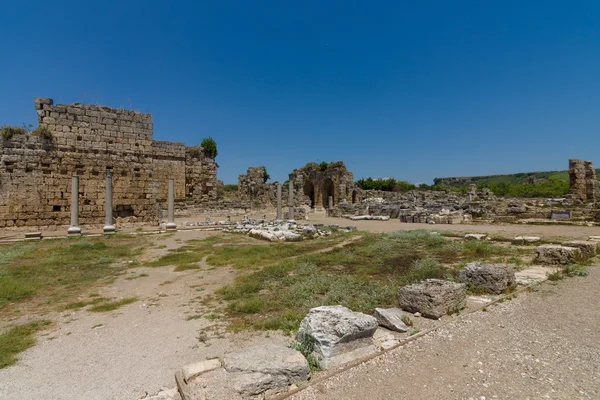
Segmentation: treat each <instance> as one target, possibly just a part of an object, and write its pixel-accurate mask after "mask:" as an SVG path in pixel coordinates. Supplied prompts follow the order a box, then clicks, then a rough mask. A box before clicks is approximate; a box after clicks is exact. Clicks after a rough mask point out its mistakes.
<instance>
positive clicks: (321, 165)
mask: <svg viewBox="0 0 600 400" xmlns="http://www.w3.org/2000/svg"><path fill="white" fill-rule="evenodd" d="M327 168H329V164H328V163H326V162H325V161H323V162H322V163H321V164H319V169H320V170H321V172H325V171H327Z"/></svg>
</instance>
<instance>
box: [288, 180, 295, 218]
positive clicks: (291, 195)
mask: <svg viewBox="0 0 600 400" xmlns="http://www.w3.org/2000/svg"><path fill="white" fill-rule="evenodd" d="M288 206H289V207H290V211H289V219H294V181H293V180H292V179H290V188H289V196H288Z"/></svg>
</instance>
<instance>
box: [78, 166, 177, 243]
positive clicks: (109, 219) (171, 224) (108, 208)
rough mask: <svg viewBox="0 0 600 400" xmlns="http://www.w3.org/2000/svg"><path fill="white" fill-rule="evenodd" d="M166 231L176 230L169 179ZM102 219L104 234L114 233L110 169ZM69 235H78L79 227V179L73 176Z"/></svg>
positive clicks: (171, 187)
mask: <svg viewBox="0 0 600 400" xmlns="http://www.w3.org/2000/svg"><path fill="white" fill-rule="evenodd" d="M167 207H168V215H167V229H168V230H171V229H176V228H177V225H176V224H175V180H174V179H169V195H168V201H167ZM104 209H105V219H104V229H103V230H104V233H106V234H109V233H114V232H115V225H114V224H113V210H112V169H107V170H106V205H105V207H104ZM67 233H68V234H69V235H80V234H81V227H80V226H79V177H78V176H77V175H73V178H72V181H71V225H70V226H69V229H67Z"/></svg>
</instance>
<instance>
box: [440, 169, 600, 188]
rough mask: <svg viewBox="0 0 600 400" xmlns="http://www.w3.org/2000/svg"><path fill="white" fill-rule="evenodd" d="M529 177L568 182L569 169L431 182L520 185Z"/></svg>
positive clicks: (463, 177)
mask: <svg viewBox="0 0 600 400" xmlns="http://www.w3.org/2000/svg"><path fill="white" fill-rule="evenodd" d="M596 176H597V177H600V169H596ZM530 177H535V181H536V182H544V181H546V180H553V181H560V182H569V171H545V172H520V173H517V174H505V175H487V176H461V177H447V178H434V179H433V182H434V184H435V185H438V186H450V187H462V186H468V185H470V184H476V185H478V186H488V185H497V184H500V183H509V184H513V185H520V184H524V183H529V181H530ZM598 180H600V179H598Z"/></svg>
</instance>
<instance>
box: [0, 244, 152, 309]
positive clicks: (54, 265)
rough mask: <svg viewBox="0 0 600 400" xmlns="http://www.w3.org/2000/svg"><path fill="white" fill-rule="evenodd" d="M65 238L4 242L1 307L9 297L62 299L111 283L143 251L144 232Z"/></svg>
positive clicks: (0, 265) (37, 301) (0, 271)
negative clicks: (97, 285)
mask: <svg viewBox="0 0 600 400" xmlns="http://www.w3.org/2000/svg"><path fill="white" fill-rule="evenodd" d="M116 236H117V235H115V236H111V237H102V238H66V239H57V240H48V241H46V240H44V241H40V242H19V243H14V244H8V245H0V309H2V308H3V305H6V303H9V302H12V303H19V302H22V301H25V300H26V301H28V302H29V304H33V305H44V304H62V303H63V301H65V300H68V299H72V298H73V297H77V296H79V295H81V293H82V292H84V291H85V290H89V288H90V287H92V286H93V285H95V284H96V283H97V282H100V281H102V283H104V284H107V283H110V282H111V280H113V279H114V278H115V277H116V276H118V275H119V274H121V273H122V272H123V271H124V270H125V269H126V268H130V267H131V265H127V266H124V265H121V264H115V261H121V260H129V259H131V258H134V257H135V256H137V255H139V254H141V251H142V249H143V246H144V245H145V244H146V243H147V242H146V241H145V239H143V238H139V237H130V236H125V235H123V236H121V235H119V236H118V237H116Z"/></svg>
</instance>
